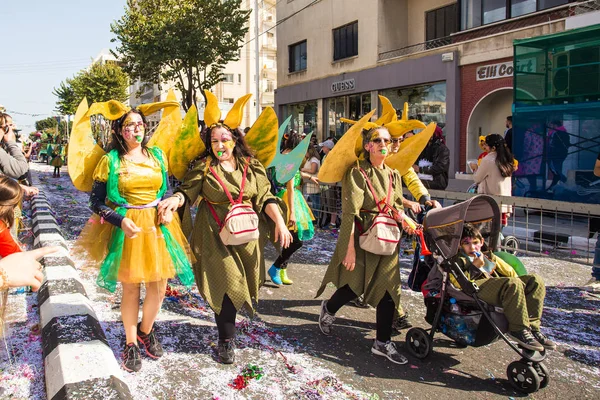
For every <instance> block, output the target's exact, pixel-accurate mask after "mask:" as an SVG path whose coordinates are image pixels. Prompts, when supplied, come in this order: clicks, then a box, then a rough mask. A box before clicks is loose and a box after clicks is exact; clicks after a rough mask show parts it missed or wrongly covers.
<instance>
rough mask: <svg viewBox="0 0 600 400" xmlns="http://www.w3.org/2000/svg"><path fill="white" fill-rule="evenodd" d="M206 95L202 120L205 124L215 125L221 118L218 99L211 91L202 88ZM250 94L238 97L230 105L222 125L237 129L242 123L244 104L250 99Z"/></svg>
mask: <svg viewBox="0 0 600 400" xmlns="http://www.w3.org/2000/svg"><path fill="white" fill-rule="evenodd" d="M204 94H205V95H206V107H205V108H204V122H205V123H206V126H208V127H211V126H213V125H216V124H218V123H219V121H220V120H221V110H220V109H219V100H218V99H217V96H215V95H214V94H213V93H212V92H210V91H208V90H204ZM250 97H252V94H247V95H245V96H242V97H240V98H239V99H237V101H236V102H235V103H234V104H233V107H231V110H229V112H228V113H227V116H226V117H225V118H224V119H223V125H225V126H227V127H228V128H230V129H237V128H238V127H239V126H240V125H241V124H242V119H243V118H244V113H243V110H244V106H245V105H246V103H247V102H248V100H250Z"/></svg>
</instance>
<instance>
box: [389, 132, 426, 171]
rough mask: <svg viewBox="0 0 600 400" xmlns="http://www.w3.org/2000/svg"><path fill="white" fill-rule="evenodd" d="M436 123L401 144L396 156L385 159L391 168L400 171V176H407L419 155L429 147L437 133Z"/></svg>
mask: <svg viewBox="0 0 600 400" xmlns="http://www.w3.org/2000/svg"><path fill="white" fill-rule="evenodd" d="M435 126H436V125H435V123H433V122H432V123H430V124H429V125H427V127H426V128H425V129H424V130H422V131H421V132H419V133H417V134H416V135H414V136H411V137H409V138H408V139H406V140H404V141H403V142H402V143H401V144H400V150H398V152H397V153H396V154H392V155H391V156H389V157H388V158H386V159H385V163H386V164H387V165H388V166H389V167H390V168H394V169H396V170H398V172H399V173H400V175H404V174H406V172H407V171H408V169H409V168H410V167H412V166H413V164H414V163H415V162H416V161H417V158H418V157H419V155H420V154H421V153H422V152H423V149H425V146H427V143H428V142H429V139H431V136H432V135H433V132H434V131H435Z"/></svg>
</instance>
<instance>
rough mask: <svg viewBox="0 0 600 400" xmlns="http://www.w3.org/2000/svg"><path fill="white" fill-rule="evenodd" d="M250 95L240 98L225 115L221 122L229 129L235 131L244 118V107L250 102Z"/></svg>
mask: <svg viewBox="0 0 600 400" xmlns="http://www.w3.org/2000/svg"><path fill="white" fill-rule="evenodd" d="M250 97H252V94H247V95H245V96H242V97H240V98H239V99H237V101H236V102H235V103H234V104H233V107H231V110H229V112H228V113H227V116H226V117H225V119H224V120H223V123H224V124H225V125H227V126H228V127H230V128H231V129H236V128H237V127H238V126H240V124H241V123H242V118H243V117H244V113H243V111H244V106H245V105H246V103H247V102H248V100H250Z"/></svg>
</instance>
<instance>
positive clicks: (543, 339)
mask: <svg viewBox="0 0 600 400" xmlns="http://www.w3.org/2000/svg"><path fill="white" fill-rule="evenodd" d="M531 333H532V334H533V337H534V338H535V340H537V341H538V343H539V344H541V345H542V346H544V348H546V349H548V350H556V343H554V342H553V341H552V340H550V339H549V338H548V336H546V335H544V334H543V333H542V332H541V331H531Z"/></svg>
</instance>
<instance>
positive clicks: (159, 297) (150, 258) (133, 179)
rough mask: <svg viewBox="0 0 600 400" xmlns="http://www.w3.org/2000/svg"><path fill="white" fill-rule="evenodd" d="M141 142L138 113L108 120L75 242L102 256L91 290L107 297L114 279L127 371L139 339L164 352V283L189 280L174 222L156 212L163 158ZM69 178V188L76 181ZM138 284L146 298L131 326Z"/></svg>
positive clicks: (155, 354) (153, 353) (137, 362)
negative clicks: (87, 213)
mask: <svg viewBox="0 0 600 400" xmlns="http://www.w3.org/2000/svg"><path fill="white" fill-rule="evenodd" d="M176 108H177V112H178V111H179V107H176ZM74 136H75V135H74ZM148 140H149V137H148V136H147V135H146V120H145V117H144V115H143V114H142V113H141V112H140V111H138V110H136V109H131V110H128V111H126V112H124V113H123V114H122V116H120V117H119V118H118V119H116V120H115V121H113V124H112V143H111V149H112V150H110V151H109V152H108V154H106V155H104V156H102V158H100V161H99V162H98V164H97V166H96V168H95V170H94V172H93V186H92V193H91V196H90V204H91V209H92V211H93V212H94V213H95V214H97V215H98V217H95V218H92V219H91V223H90V224H88V225H87V226H86V228H85V229H84V231H83V233H82V236H81V238H80V242H79V245H83V246H85V247H87V250H88V251H89V252H90V253H91V255H92V257H94V258H96V259H97V260H101V259H102V256H104V255H105V257H104V260H103V261H102V264H101V267H100V272H99V275H98V279H97V283H98V285H99V286H101V287H103V288H105V289H108V290H109V291H111V292H114V291H115V289H116V285H117V282H121V284H122V286H123V295H122V298H121V316H122V319H123V326H124V328H125V338H126V341H125V342H126V345H125V349H124V351H123V355H122V365H123V368H124V369H125V370H127V371H130V372H131V371H139V370H140V368H141V366H142V361H141V358H140V349H139V347H138V342H141V343H142V344H143V345H144V347H145V351H146V354H147V355H148V356H149V357H151V358H153V359H156V358H159V357H161V356H162V355H163V349H162V346H161V344H160V342H159V340H158V338H157V337H156V334H155V330H154V321H155V320H156V317H157V315H158V312H159V311H160V308H161V305H162V302H163V299H164V293H165V289H166V285H167V279H169V278H173V277H175V276H178V277H179V279H180V280H181V282H182V283H183V284H185V285H187V286H191V284H192V283H193V274H192V271H191V264H190V257H191V253H190V251H189V245H188V244H187V241H186V239H185V236H184V235H183V232H182V231H181V228H180V224H179V219H178V217H174V216H173V214H172V213H169V212H161V213H158V212H157V205H158V203H159V201H160V199H161V198H162V197H163V196H164V194H165V192H166V190H167V184H168V180H167V168H168V160H167V158H166V156H165V153H164V152H163V151H162V150H161V149H160V148H159V147H154V146H152V147H149V146H148V145H147V144H148ZM76 147H77V146H74V145H72V146H71V150H72V151H74V152H76V151H77V149H76ZM100 151H101V150H100ZM73 159H75V157H73ZM71 177H72V179H73V180H74V183H75V182H76V176H75V175H72V176H71ZM142 283H144V284H145V287H146V297H145V299H144V302H143V306H142V320H141V322H139V323H138V313H139V302H140V284H142Z"/></svg>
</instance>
